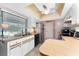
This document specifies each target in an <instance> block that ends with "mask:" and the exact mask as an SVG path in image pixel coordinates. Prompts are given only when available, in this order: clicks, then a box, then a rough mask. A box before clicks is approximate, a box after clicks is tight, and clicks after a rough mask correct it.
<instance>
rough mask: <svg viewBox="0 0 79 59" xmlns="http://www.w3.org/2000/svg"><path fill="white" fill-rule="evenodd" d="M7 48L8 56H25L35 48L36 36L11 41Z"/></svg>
mask: <svg viewBox="0 0 79 59" xmlns="http://www.w3.org/2000/svg"><path fill="white" fill-rule="evenodd" d="M5 46H7V49H6V50H7V55H8V56H24V55H26V54H27V53H29V52H30V51H31V50H32V49H33V48H34V36H29V37H24V38H21V39H17V40H14V41H10V42H8V43H7V45H5ZM4 54H5V52H4Z"/></svg>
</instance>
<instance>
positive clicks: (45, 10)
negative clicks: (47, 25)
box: [42, 5, 49, 14]
mask: <svg viewBox="0 0 79 59" xmlns="http://www.w3.org/2000/svg"><path fill="white" fill-rule="evenodd" d="M43 8H44V11H42V13H43V14H48V13H49V11H48V9H47V7H46V6H45V5H43Z"/></svg>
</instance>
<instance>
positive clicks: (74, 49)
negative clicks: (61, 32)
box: [39, 36, 79, 56]
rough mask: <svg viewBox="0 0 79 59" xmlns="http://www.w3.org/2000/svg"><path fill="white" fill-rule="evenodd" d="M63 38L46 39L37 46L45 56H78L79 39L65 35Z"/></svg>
mask: <svg viewBox="0 0 79 59" xmlns="http://www.w3.org/2000/svg"><path fill="white" fill-rule="evenodd" d="M63 39H64V40H56V39H47V40H46V41H45V42H44V43H43V44H42V45H41V47H40V48H39V51H40V53H42V54H44V55H47V56H77V55H78V56H79V40H77V39H76V38H74V37H65V36H63Z"/></svg>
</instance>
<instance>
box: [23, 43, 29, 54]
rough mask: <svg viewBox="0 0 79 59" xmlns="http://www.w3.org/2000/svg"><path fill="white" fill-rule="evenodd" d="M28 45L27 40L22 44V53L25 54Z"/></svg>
mask: <svg viewBox="0 0 79 59" xmlns="http://www.w3.org/2000/svg"><path fill="white" fill-rule="evenodd" d="M28 46H29V43H28V42H26V43H25V44H23V45H22V47H23V55H26V54H27V53H28V52H29V51H28V50H29V49H28Z"/></svg>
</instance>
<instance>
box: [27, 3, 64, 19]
mask: <svg viewBox="0 0 79 59" xmlns="http://www.w3.org/2000/svg"><path fill="white" fill-rule="evenodd" d="M63 8H64V3H50V4H49V3H36V4H30V5H28V6H27V7H26V10H28V11H29V12H31V13H32V14H33V15H34V16H36V18H39V19H41V20H44V19H54V18H55V17H59V16H60V15H61V13H62V10H63Z"/></svg>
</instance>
